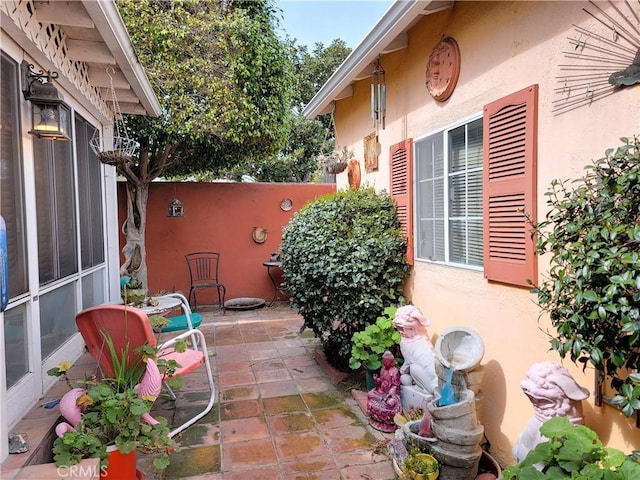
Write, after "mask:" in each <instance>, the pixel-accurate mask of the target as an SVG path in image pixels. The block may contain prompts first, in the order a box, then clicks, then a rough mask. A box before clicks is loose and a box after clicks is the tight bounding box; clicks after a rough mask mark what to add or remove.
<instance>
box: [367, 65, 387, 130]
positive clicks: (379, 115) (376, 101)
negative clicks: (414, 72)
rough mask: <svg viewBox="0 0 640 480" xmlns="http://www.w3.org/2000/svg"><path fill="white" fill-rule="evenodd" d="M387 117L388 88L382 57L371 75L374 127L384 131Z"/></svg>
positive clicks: (372, 120)
mask: <svg viewBox="0 0 640 480" xmlns="http://www.w3.org/2000/svg"><path fill="white" fill-rule="evenodd" d="M386 115H387V86H386V85H385V81H384V69H383V68H382V65H380V55H378V58H376V63H375V64H374V65H373V72H372V74H371V122H372V125H373V127H374V128H375V129H376V131H377V130H378V127H382V130H384V122H385V117H386Z"/></svg>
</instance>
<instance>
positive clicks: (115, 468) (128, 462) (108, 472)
mask: <svg viewBox="0 0 640 480" xmlns="http://www.w3.org/2000/svg"><path fill="white" fill-rule="evenodd" d="M107 451H108V452H109V464H108V465H107V466H106V467H105V468H104V469H102V471H101V472H100V478H108V479H110V480H136V479H137V478H140V477H139V476H138V472H137V471H136V451H135V450H134V451H133V452H131V453H120V450H118V448H117V447H116V446H115V445H113V446H110V447H107Z"/></svg>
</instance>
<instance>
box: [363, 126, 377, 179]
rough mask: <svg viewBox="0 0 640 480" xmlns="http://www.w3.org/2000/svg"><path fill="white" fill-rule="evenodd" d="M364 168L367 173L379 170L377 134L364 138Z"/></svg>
mask: <svg viewBox="0 0 640 480" xmlns="http://www.w3.org/2000/svg"><path fill="white" fill-rule="evenodd" d="M364 168H365V170H366V171H367V172H374V171H376V170H378V136H377V135H376V133H375V132H373V133H371V134H369V135H367V136H366V137H364Z"/></svg>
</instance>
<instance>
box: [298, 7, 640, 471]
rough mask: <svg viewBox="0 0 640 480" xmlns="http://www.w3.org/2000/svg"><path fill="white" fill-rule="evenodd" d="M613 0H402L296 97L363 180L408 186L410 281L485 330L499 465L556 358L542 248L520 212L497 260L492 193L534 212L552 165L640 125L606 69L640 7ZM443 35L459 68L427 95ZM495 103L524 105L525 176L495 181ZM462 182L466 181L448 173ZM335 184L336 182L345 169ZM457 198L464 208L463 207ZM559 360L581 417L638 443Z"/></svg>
mask: <svg viewBox="0 0 640 480" xmlns="http://www.w3.org/2000/svg"><path fill="white" fill-rule="evenodd" d="M613 3H614V4H615V5H614V6H615V8H614V6H612V5H610V4H609V3H605V2H594V3H590V2H517V1H516V2H464V1H455V2H453V1H449V2H437V1H422V2H401V1H397V2H395V3H394V4H393V5H392V6H391V7H390V9H389V10H388V11H387V12H386V13H385V15H384V16H383V17H382V18H381V19H380V21H379V22H378V23H377V24H376V25H375V26H374V27H373V28H372V30H371V32H370V33H369V34H368V35H367V36H366V37H365V38H364V39H363V41H362V42H361V44H360V45H358V46H357V47H356V49H355V50H354V51H353V52H352V54H351V55H350V56H349V57H348V58H347V59H346V60H345V62H344V63H343V64H342V65H341V66H340V67H339V69H338V70H337V71H336V72H335V73H334V75H333V76H332V77H331V78H330V79H329V80H328V81H327V83H326V84H325V85H324V86H323V87H322V88H321V90H320V91H319V92H318V93H317V95H316V96H315V97H314V99H313V100H312V101H311V102H310V104H309V105H308V106H307V107H306V109H305V111H304V114H305V115H306V116H307V117H310V118H313V117H315V116H316V115H319V114H324V113H328V112H330V111H332V112H333V115H334V119H335V125H336V144H337V145H338V146H340V147H345V146H346V147H348V148H350V149H352V150H353V151H354V152H355V153H356V156H357V157H358V158H359V162H360V171H361V177H362V179H361V182H362V184H368V185H372V186H374V187H375V188H377V189H379V190H382V189H385V190H387V191H390V192H391V194H392V195H396V196H397V198H398V199H399V200H400V201H401V202H402V205H403V210H402V211H403V212H404V213H405V214H406V217H405V219H404V220H405V226H406V228H407V231H408V232H409V235H410V240H411V241H412V242H413V246H412V250H411V251H410V252H409V253H410V254H411V256H413V257H414V261H413V267H412V274H411V278H410V281H409V282H408V285H407V287H406V293H407V296H408V298H409V299H410V300H411V301H412V303H413V304H415V305H416V306H417V307H418V308H420V309H421V311H422V312H423V313H424V314H425V315H426V316H427V317H428V318H429V319H430V320H431V327H430V332H431V333H432V334H433V335H434V338H436V337H437V335H438V333H439V332H441V331H442V330H444V329H446V328H448V327H452V326H465V327H469V328H472V329H474V330H475V331H477V332H478V333H479V334H480V336H481V337H482V338H483V340H484V343H485V355H484V359H483V362H482V363H483V365H484V370H485V375H484V380H483V382H482V385H481V391H482V397H481V401H480V403H479V417H480V421H481V422H482V423H483V424H484V426H485V432H486V435H487V438H488V439H489V441H490V442H491V446H492V453H493V454H494V456H496V458H498V460H499V461H500V463H502V464H503V465H504V464H509V463H511V462H512V461H513V458H512V455H511V449H512V447H513V445H514V443H515V442H516V440H517V437H518V435H519V433H520V432H522V430H523V429H524V427H525V425H526V423H527V421H528V419H529V418H530V417H531V415H532V413H533V412H532V408H531V404H530V403H529V401H528V399H527V398H526V397H525V395H524V394H523V393H522V391H521V389H520V382H521V380H523V379H524V376H525V373H526V371H527V369H528V368H529V366H530V365H532V364H533V363H537V362H541V361H545V360H551V361H554V362H560V361H561V360H560V358H559V356H558V355H557V354H556V353H555V352H553V351H550V344H549V336H548V335H547V334H546V333H545V332H546V331H547V330H550V329H551V326H550V323H549V321H548V318H547V317H546V316H545V315H541V311H540V309H539V308H538V307H537V305H536V303H535V300H536V297H535V295H534V294H532V293H531V292H530V290H529V288H528V287H527V286H526V280H527V278H529V279H532V280H534V281H535V280H537V279H538V278H542V277H543V276H544V274H545V271H546V269H547V268H548V264H547V263H545V258H536V257H534V256H532V249H531V245H530V243H531V242H530V240H529V238H528V231H527V229H526V225H524V222H522V219H519V220H515V221H514V223H513V224H510V225H507V232H508V235H507V241H511V240H514V239H515V240H514V241H515V243H516V245H515V247H514V248H513V251H512V252H507V253H506V254H505V256H506V258H502V259H498V260H501V262H500V261H499V262H497V263H496V262H495V260H496V258H494V257H497V256H499V255H494V254H495V252H496V251H499V250H500V247H501V246H500V245H498V244H497V243H496V242H497V240H496V238H497V237H499V232H497V231H496V230H495V226H494V220H496V221H499V220H500V219H501V214H500V212H498V211H496V210H494V209H493V208H494V205H493V204H492V201H493V200H494V199H496V198H499V197H500V195H505V196H510V197H509V198H514V199H517V200H514V203H515V206H520V207H521V208H524V209H525V210H526V211H529V212H531V213H532V214H534V215H535V216H537V218H539V219H542V218H544V215H545V213H546V210H547V205H546V199H545V196H544V192H545V191H546V190H547V188H548V186H549V185H550V182H551V180H552V179H555V178H563V179H565V178H576V177H578V176H582V173H583V167H584V166H586V165H587V164H588V163H589V162H590V161H591V160H592V159H597V158H600V157H602V156H604V152H605V150H606V149H607V148H610V147H616V146H618V145H620V142H619V138H620V137H631V136H633V135H634V134H638V133H639V132H640V85H632V86H627V87H624V88H618V87H614V86H612V85H610V84H609V83H608V77H609V75H610V74H611V73H613V72H615V71H618V70H621V69H624V68H625V66H628V65H629V64H630V63H631V61H632V60H633V57H634V55H635V53H636V51H637V49H638V47H639V46H640V38H639V35H638V34H637V18H638V15H640V12H639V11H638V10H639V9H638V5H637V4H633V5H632V4H631V3H624V2H613ZM631 10H633V13H632V11H631ZM614 22H615V23H614ZM616 25H617V26H616ZM633 25H635V27H636V29H635V31H634V30H633V28H632V27H633ZM621 26H625V27H626V28H627V29H628V32H627V33H622V32H623V30H622V29H621V28H620V27H621ZM614 30H615V31H616V32H614ZM617 32H620V34H617ZM447 37H449V38H452V39H454V40H455V42H456V43H457V45H458V48H459V53H460V55H459V59H460V60H459V64H458V66H459V78H458V80H457V83H456V84H455V86H454V88H453V90H452V93H451V96H450V97H449V98H447V99H444V100H436V99H435V98H433V96H432V95H430V91H429V89H428V88H427V85H426V81H427V80H428V78H429V76H428V72H427V69H428V65H429V58H430V56H431V54H432V52H433V50H434V48H435V47H436V46H437V45H438V44H439V43H440V42H441V41H442V40H443V38H447ZM596 49H600V50H596ZM376 59H378V60H379V63H380V66H381V67H382V68H383V69H384V70H385V87H386V112H385V113H386V117H385V126H384V128H382V125H378V127H377V128H376V127H375V126H372V119H371V103H372V101H371V94H370V92H371V88H372V87H371V84H372V80H371V79H372V71H373V68H374V65H375V61H376ZM447 61H449V60H447ZM453 61H456V59H453ZM445 70H446V69H445ZM431 73H432V72H431ZM511 95H515V97H510V96H511ZM503 107H506V108H511V109H513V110H514V111H515V110H517V111H518V113H517V115H521V124H520V125H515V124H514V123H510V125H511V128H513V129H514V130H515V131H516V132H517V133H516V134H515V135H516V136H517V137H519V138H518V140H517V141H518V142H520V143H521V147H522V152H521V153H518V154H517V155H515V157H517V158H518V160H516V162H519V161H520V160H521V161H522V164H521V165H518V166H517V167H515V168H518V169H521V170H522V171H521V173H522V176H521V177H520V174H519V173H514V172H512V171H507V172H506V173H505V172H502V174H504V175H505V177H504V179H503V180H504V181H502V182H494V180H495V178H494V177H493V175H494V174H495V169H494V167H496V164H493V163H491V162H490V159H491V158H493V157H494V155H493V153H495V152H494V150H496V149H499V148H501V147H500V134H496V133H495V132H496V130H495V124H496V123H500V122H502V121H504V122H507V123H509V122H511V120H510V119H509V118H506V117H507V116H508V115H509V114H508V115H503V117H504V118H501V117H500V115H501V114H500V113H499V112H505V111H506V110H504V109H503ZM496 112H498V113H496ZM376 135H377V144H378V145H377V147H378V151H379V156H378V158H377V163H378V166H377V169H376V168H373V169H372V168H367V165H365V155H370V154H371V152H375V148H373V149H371V150H368V149H367V148H366V147H367V144H366V138H371V137H372V136H373V138H375V137H376ZM496 135H497V136H496ZM496 138H497V139H498V140H496ZM461 142H462V143H461ZM374 146H375V145H374ZM461 152H463V153H464V155H460V153H461ZM492 152H493V153H492ZM512 153H513V152H512ZM461 157H462V158H464V159H466V161H467V163H466V164H464V165H462V164H461V162H460V158H461ZM443 159H444V160H443ZM462 163H464V162H462ZM498 167H499V165H498ZM438 168H440V169H441V171H438ZM507 170H508V169H507ZM442 171H444V172H448V176H447V177H444V176H443V175H444V174H443V173H442ZM460 172H463V173H464V175H466V176H465V177H464V178H463V179H462V180H461V179H460V177H459V176H458V173H460ZM445 178H446V180H445ZM520 180H524V184H523V185H520V184H519V185H517V188H516V190H517V191H512V192H509V191H507V192H502V193H500V192H497V193H496V191H495V190H492V188H493V187H495V185H494V184H495V183H501V184H502V186H504V185H506V186H510V187H513V186H514V184H515V183H517V181H518V182H519V181H520ZM460 182H462V184H464V185H465V186H466V187H467V189H466V190H464V189H458V188H457V186H459V184H460ZM337 184H338V187H339V188H346V186H347V185H348V174H347V172H345V173H342V174H340V175H338V180H337ZM398 185H400V187H402V188H400V189H399V191H397V192H396V189H398ZM479 185H481V186H479ZM460 192H463V193H465V194H466V195H467V196H468V197H467V198H465V199H464V200H465V201H466V203H464V202H462V200H461V199H460ZM519 199H522V200H521V201H520V200H519ZM462 204H464V206H465V208H468V209H467V210H465V211H463V212H460V211H458V210H459V208H458V207H459V206H460V205H462ZM515 206H514V211H515ZM441 210H444V211H445V212H446V213H443V211H441ZM465 235H466V236H465ZM492 242H493V243H492ZM498 243H499V242H498ZM565 365H566V366H567V367H568V368H569V369H570V371H571V373H572V375H573V376H574V377H575V379H576V380H577V381H578V382H579V383H580V384H581V385H582V386H584V387H586V388H588V389H589V390H590V391H591V396H590V398H589V399H588V400H586V401H584V408H585V415H586V424H587V425H588V426H590V427H591V428H594V429H595V430H596V431H597V432H598V433H599V434H600V435H601V437H602V439H603V441H604V442H605V443H606V444H608V445H610V446H614V447H618V448H621V449H623V450H624V451H626V452H630V451H631V450H633V449H638V448H640V429H638V428H636V427H635V420H634V419H633V418H630V419H628V418H625V417H624V416H623V415H622V414H621V413H620V412H619V411H617V410H616V409H615V408H613V407H611V406H607V405H604V406H596V405H595V404H594V374H593V371H591V370H590V369H587V370H586V372H584V373H583V372H582V371H581V370H580V369H578V368H576V367H575V366H574V365H573V364H571V363H570V362H569V361H566V362H565Z"/></svg>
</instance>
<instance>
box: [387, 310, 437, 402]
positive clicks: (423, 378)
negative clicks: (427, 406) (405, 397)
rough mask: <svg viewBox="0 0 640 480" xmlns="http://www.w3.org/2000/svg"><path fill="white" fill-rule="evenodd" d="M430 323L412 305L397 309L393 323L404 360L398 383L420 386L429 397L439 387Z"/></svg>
mask: <svg viewBox="0 0 640 480" xmlns="http://www.w3.org/2000/svg"><path fill="white" fill-rule="evenodd" d="M430 324H431V322H429V320H428V319H427V318H426V317H425V316H424V315H422V313H421V312H420V310H418V309H417V308H416V307H414V306H413V305H405V306H404V307H400V308H398V310H397V311H396V315H395V317H394V318H393V325H394V326H395V327H396V330H398V332H399V333H400V336H401V337H402V339H401V340H400V351H401V352H402V357H403V358H404V363H403V364H402V367H401V368H400V374H401V377H400V383H401V384H402V385H413V384H415V385H416V386H418V387H420V388H421V389H422V390H424V391H425V393H426V394H427V395H429V396H434V395H435V393H436V390H437V389H438V377H437V375H436V367H435V363H434V358H435V350H434V348H433V344H432V343H431V341H430V340H429V337H428V336H427V326H428V325H430Z"/></svg>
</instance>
